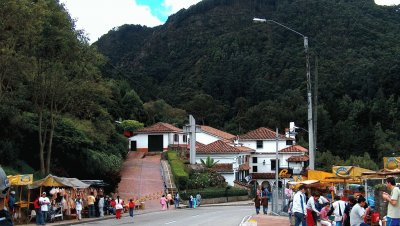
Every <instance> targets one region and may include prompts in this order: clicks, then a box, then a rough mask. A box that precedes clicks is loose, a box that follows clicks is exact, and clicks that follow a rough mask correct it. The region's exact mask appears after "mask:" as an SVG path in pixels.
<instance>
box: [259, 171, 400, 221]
mask: <svg viewBox="0 0 400 226" xmlns="http://www.w3.org/2000/svg"><path fill="white" fill-rule="evenodd" d="M385 184H386V187H387V189H388V190H389V191H390V194H388V193H383V194H382V198H383V200H384V201H385V202H387V203H388V211H387V215H386V216H385V217H384V219H385V220H386V226H400V200H399V198H400V190H399V188H398V187H397V186H396V182H395V178H393V177H388V178H386V181H385ZM256 200H257V197H256ZM258 202H260V201H258V200H257V201H256V204H255V206H256V213H257V214H258V213H259V207H260V204H258ZM372 211H373V210H372V209H371V207H370V206H368V203H367V200H366V199H365V197H364V196H363V195H361V194H357V195H354V196H353V195H350V196H348V197H339V196H334V198H333V200H329V199H327V198H326V197H324V196H322V195H321V194H320V193H319V192H318V191H316V190H310V189H307V188H306V186H305V185H300V186H299V187H298V190H297V192H296V193H294V195H293V196H292V197H291V198H290V201H289V204H288V213H289V219H290V221H291V225H294V226H299V225H302V226H316V225H317V222H319V224H318V225H325V226H368V225H369V224H367V223H366V221H367V220H366V219H367V216H368V215H370V213H371V212H372Z"/></svg>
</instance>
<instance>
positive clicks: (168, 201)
mask: <svg viewBox="0 0 400 226" xmlns="http://www.w3.org/2000/svg"><path fill="white" fill-rule="evenodd" d="M171 203H172V195H171V194H170V193H168V194H167V209H169V206H170V205H171Z"/></svg>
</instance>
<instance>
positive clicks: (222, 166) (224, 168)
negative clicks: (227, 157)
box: [212, 163, 233, 172]
mask: <svg viewBox="0 0 400 226" xmlns="http://www.w3.org/2000/svg"><path fill="white" fill-rule="evenodd" d="M212 169H213V170H215V171H217V172H233V168H232V163H218V164H215V166H214V167H213V168H212Z"/></svg>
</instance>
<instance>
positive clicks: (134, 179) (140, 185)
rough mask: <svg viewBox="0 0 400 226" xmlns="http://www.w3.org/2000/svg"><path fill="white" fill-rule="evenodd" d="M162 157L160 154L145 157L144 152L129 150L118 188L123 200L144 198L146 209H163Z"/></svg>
mask: <svg viewBox="0 0 400 226" xmlns="http://www.w3.org/2000/svg"><path fill="white" fill-rule="evenodd" d="M160 158H161V157H160V155H153V156H145V157H144V156H143V153H140V152H129V154H128V157H127V159H126V160H125V162H124V164H123V167H122V171H121V182H120V183H119V184H118V190H117V191H118V194H119V195H120V196H121V198H122V199H123V200H125V201H128V200H129V199H131V198H133V199H134V200H138V199H143V200H144V205H145V209H146V210H159V209H161V206H160V202H159V200H160V198H161V195H162V194H163V191H164V182H163V179H162V177H161V168H160ZM137 204H139V203H137Z"/></svg>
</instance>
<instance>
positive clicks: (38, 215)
mask: <svg viewBox="0 0 400 226" xmlns="http://www.w3.org/2000/svg"><path fill="white" fill-rule="evenodd" d="M39 197H40V196H39V195H38V196H37V197H36V199H35V201H33V207H35V213H36V217H35V219H36V225H39V224H40V217H41V216H42V213H41V211H40V203H39Z"/></svg>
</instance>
